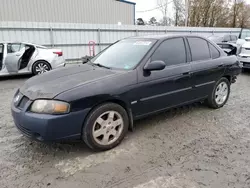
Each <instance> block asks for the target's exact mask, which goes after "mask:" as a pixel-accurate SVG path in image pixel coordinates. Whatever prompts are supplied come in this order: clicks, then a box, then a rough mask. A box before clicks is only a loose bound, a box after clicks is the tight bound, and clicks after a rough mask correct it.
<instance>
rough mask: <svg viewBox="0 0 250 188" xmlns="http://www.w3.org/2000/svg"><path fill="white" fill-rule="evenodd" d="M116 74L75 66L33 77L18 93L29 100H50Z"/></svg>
mask: <svg viewBox="0 0 250 188" xmlns="http://www.w3.org/2000/svg"><path fill="white" fill-rule="evenodd" d="M117 74H121V73H119V72H118V71H112V70H109V69H105V68H99V67H94V66H92V65H88V64H84V65H77V66H72V67H67V68H61V69H58V70H53V71H50V72H48V73H45V74H42V75H39V76H35V77H33V78H31V79H29V80H27V81H26V82H25V84H24V85H23V86H22V87H21V88H20V92H21V93H22V94H24V95H25V96H27V97H28V98H29V99H31V100H35V99H38V98H43V99H51V98H54V97H56V96H57V95H58V94H60V93H62V92H65V91H67V90H70V89H73V88H75V87H79V86H81V85H85V84H89V83H91V82H97V81H98V80H100V79H102V80H103V79H105V78H108V77H111V76H115V75H117Z"/></svg>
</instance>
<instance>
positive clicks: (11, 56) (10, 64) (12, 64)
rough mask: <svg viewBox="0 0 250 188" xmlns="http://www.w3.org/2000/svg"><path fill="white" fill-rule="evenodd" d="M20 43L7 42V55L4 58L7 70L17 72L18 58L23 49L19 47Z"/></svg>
mask: <svg viewBox="0 0 250 188" xmlns="http://www.w3.org/2000/svg"><path fill="white" fill-rule="evenodd" d="M21 47H22V46H21V43H8V44H7V55H6V58H5V66H6V68H7V70H8V72H10V73H11V72H17V71H18V69H19V64H18V63H19V60H20V58H21V57H22V55H23V53H24V51H25V49H24V48H21Z"/></svg>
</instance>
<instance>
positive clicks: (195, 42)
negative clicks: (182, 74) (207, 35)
mask: <svg viewBox="0 0 250 188" xmlns="http://www.w3.org/2000/svg"><path fill="white" fill-rule="evenodd" d="M188 43H189V46H190V50H191V54H192V61H200V60H206V59H210V52H209V48H208V43H207V41H206V40H204V39H202V38H196V37H189V38H188Z"/></svg>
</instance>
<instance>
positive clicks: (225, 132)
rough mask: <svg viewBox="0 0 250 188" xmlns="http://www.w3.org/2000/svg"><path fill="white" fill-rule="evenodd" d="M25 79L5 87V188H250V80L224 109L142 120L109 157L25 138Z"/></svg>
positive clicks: (1, 178) (1, 127) (1, 145)
mask: <svg viewBox="0 0 250 188" xmlns="http://www.w3.org/2000/svg"><path fill="white" fill-rule="evenodd" d="M26 79H28V77H23V76H22V77H13V78H5V79H1V80H0V101H1V103H0V187H1V188H12V187H13V188H19V187H22V188H29V187H31V188H34V187H53V188H54V187H55V188H69V187H70V188H75V187H82V188H89V187H90V188H96V187H98V188H102V187H103V188H113V187H121V188H123V187H124V188H125V187H129V188H130V187H131V188H151V187H164V188H183V187H187V188H198V187H212V188H224V187H225V188H226V187H227V188H228V187H235V188H249V187H250V148H249V147H250V113H249V112H250V73H244V74H242V75H240V76H239V78H238V80H237V83H236V84H233V86H232V91H231V96H230V99H229V101H228V103H227V105H225V106H224V107H223V108H221V109H218V110H213V109H209V108H207V107H206V106H204V105H200V104H196V105H191V106H186V107H183V108H179V109H175V110H172V111H169V112H165V113H162V114H159V115H155V116H152V117H149V118H146V119H143V120H140V121H138V122H136V123H135V124H136V130H135V132H129V133H128V135H127V136H126V138H125V140H124V141H123V142H122V143H121V144H120V145H119V146H118V147H117V148H115V149H113V150H110V151H107V152H102V153H95V152H92V151H91V150H89V149H88V148H87V147H86V146H85V144H83V143H81V142H74V143H63V144H43V143H38V142H35V141H31V140H29V139H27V138H25V137H24V136H22V135H21V134H20V133H19V132H18V130H17V129H16V128H15V126H14V123H13V121H12V117H11V114H10V103H11V100H12V96H13V94H14V92H15V90H16V89H17V88H18V87H19V86H21V85H22V84H23V83H24V81H25V80H26Z"/></svg>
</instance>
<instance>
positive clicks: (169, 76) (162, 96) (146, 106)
mask: <svg viewBox="0 0 250 188" xmlns="http://www.w3.org/2000/svg"><path fill="white" fill-rule="evenodd" d="M156 60H161V61H164V62H165V63H166V67H165V69H164V70H160V71H151V73H150V74H145V71H144V70H140V69H141V67H139V68H138V85H139V86H138V89H137V91H136V93H135V95H136V96H137V97H138V99H139V100H138V101H136V103H135V104H132V110H133V111H134V112H135V113H136V114H134V116H135V118H139V117H141V116H144V115H148V114H150V113H153V112H157V111H161V110H164V109H167V108H170V107H172V106H176V105H179V104H183V103H185V102H187V101H189V98H190V96H189V93H191V90H192V87H191V82H190V75H189V72H190V71H191V66H190V64H189V63H187V56H186V49H185V43H184V39H183V38H181V37H177V38H172V39H167V40H165V41H164V42H162V43H161V44H160V45H159V47H158V48H157V49H156V51H155V52H154V54H153V55H152V56H151V58H150V60H149V61H156Z"/></svg>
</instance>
